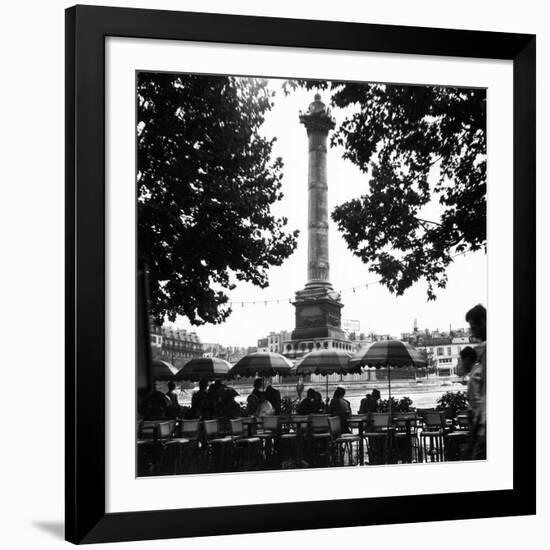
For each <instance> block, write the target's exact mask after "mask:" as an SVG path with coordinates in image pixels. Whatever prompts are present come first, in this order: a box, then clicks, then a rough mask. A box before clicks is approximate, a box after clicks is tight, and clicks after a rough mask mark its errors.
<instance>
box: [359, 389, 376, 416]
mask: <svg viewBox="0 0 550 550" xmlns="http://www.w3.org/2000/svg"><path fill="white" fill-rule="evenodd" d="M379 400H380V392H379V391H378V390H377V389H376V388H375V389H373V390H372V393H370V394H369V393H367V395H366V396H365V397H363V399H361V403H360V404H359V414H367V413H371V412H376V411H377V410H378V401H379Z"/></svg>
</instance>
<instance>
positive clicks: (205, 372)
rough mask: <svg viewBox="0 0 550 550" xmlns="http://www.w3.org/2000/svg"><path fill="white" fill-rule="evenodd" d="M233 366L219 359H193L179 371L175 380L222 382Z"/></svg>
mask: <svg viewBox="0 0 550 550" xmlns="http://www.w3.org/2000/svg"><path fill="white" fill-rule="evenodd" d="M230 368H231V365H230V364H229V363H228V362H227V361H225V360H224V359H220V358H218V357H198V358H195V359H191V360H190V361H188V362H187V363H185V365H183V367H182V368H181V369H180V370H179V371H178V373H177V374H176V376H175V377H174V380H176V381H179V380H191V381H193V382H197V381H199V380H221V379H223V378H227V373H228V372H229V369H230Z"/></svg>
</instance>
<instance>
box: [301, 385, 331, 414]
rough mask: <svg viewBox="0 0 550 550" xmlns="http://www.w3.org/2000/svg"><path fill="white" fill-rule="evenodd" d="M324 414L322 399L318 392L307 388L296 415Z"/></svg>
mask: <svg viewBox="0 0 550 550" xmlns="http://www.w3.org/2000/svg"><path fill="white" fill-rule="evenodd" d="M322 412H325V407H324V405H323V398H322V397H321V394H320V393H319V392H316V391H315V390H314V389H313V388H309V389H308V390H307V392H306V396H305V398H304V399H303V400H302V401H301V402H300V405H298V414H318V413H322Z"/></svg>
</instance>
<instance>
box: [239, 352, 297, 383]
mask: <svg viewBox="0 0 550 550" xmlns="http://www.w3.org/2000/svg"><path fill="white" fill-rule="evenodd" d="M291 368H292V363H291V362H290V361H289V360H288V359H287V358H286V357H284V356H283V355H281V354H280V353H272V352H262V351H258V352H256V353H249V354H248V355H245V356H244V357H243V358H242V359H239V361H237V363H235V365H233V368H232V369H231V370H230V371H229V376H230V377H235V376H245V377H251V376H259V377H261V378H267V377H269V376H275V375H276V374H280V375H281V376H286V375H287V374H290V369H291Z"/></svg>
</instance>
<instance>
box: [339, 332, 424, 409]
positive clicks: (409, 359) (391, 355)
mask: <svg viewBox="0 0 550 550" xmlns="http://www.w3.org/2000/svg"><path fill="white" fill-rule="evenodd" d="M349 363H350V366H351V367H362V366H367V367H375V368H377V369H378V368H380V367H387V369H388V393H389V400H388V401H389V404H390V414H391V371H390V367H425V366H426V361H425V359H424V358H423V357H422V355H421V354H420V352H419V351H418V350H417V349H416V348H414V347H413V346H411V345H410V344H409V343H407V342H401V341H400V340H382V341H381V342H374V343H373V344H370V345H369V346H367V347H366V348H362V349H360V350H359V351H358V352H357V353H355V354H354V355H353V356H352V357H351V359H350V360H349Z"/></svg>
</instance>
